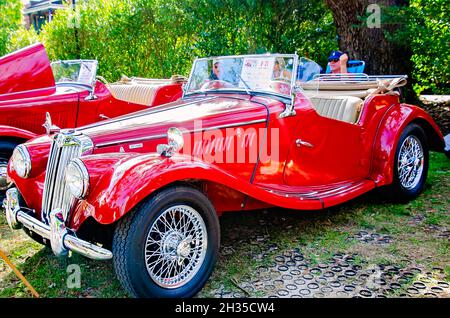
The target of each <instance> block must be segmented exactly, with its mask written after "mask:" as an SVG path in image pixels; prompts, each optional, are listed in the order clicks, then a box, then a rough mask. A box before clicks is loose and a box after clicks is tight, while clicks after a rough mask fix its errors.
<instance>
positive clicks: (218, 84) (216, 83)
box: [200, 80, 234, 90]
mask: <svg viewBox="0 0 450 318" xmlns="http://www.w3.org/2000/svg"><path fill="white" fill-rule="evenodd" d="M230 87H234V86H233V85H232V84H231V83H228V82H226V81H222V80H211V81H209V82H206V83H204V84H203V85H202V87H201V88H200V89H202V90H206V89H218V88H230Z"/></svg>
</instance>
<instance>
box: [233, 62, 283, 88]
mask: <svg viewBox="0 0 450 318" xmlns="http://www.w3.org/2000/svg"><path fill="white" fill-rule="evenodd" d="M274 66H275V58H274V57H268V58H264V59H262V58H260V57H258V58H251V57H248V58H245V59H244V63H243V65H242V73H241V78H242V80H244V81H245V82H246V83H247V84H248V86H250V87H251V88H252V89H256V90H257V89H267V87H268V84H269V82H270V80H271V78H272V74H273V68H274ZM239 87H245V85H244V83H242V81H240V82H239Z"/></svg>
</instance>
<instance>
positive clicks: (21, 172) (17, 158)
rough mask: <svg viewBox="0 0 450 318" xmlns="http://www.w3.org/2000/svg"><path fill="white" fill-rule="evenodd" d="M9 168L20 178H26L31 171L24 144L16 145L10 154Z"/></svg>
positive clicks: (28, 156)
mask: <svg viewBox="0 0 450 318" xmlns="http://www.w3.org/2000/svg"><path fill="white" fill-rule="evenodd" d="M11 169H12V170H14V171H15V172H16V173H17V175H18V176H19V177H21V178H28V176H29V175H30V172H31V158H30V154H29V152H28V150H27V147H25V146H24V145H18V146H17V147H16V148H15V149H14V151H13V154H12V156H11Z"/></svg>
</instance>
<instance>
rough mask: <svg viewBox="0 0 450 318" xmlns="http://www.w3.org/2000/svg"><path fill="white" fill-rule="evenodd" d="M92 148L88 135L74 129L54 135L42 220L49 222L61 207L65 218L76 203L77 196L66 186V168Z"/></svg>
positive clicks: (49, 158)
mask: <svg viewBox="0 0 450 318" xmlns="http://www.w3.org/2000/svg"><path fill="white" fill-rule="evenodd" d="M89 149H92V142H91V141H90V139H89V138H88V137H87V136H84V135H82V134H80V133H76V132H74V131H73V130H68V131H61V133H60V134H57V135H55V136H54V139H53V143H52V145H51V148H50V154H49V157H48V162H47V170H46V175H45V183H44V193H43V197H42V221H43V222H45V223H47V224H48V223H49V214H50V212H51V211H53V210H55V209H61V210H62V214H63V216H64V220H66V219H67V216H68V214H69V212H70V210H71V208H72V206H73V204H74V203H75V198H74V197H73V196H72V194H71V193H70V192H69V190H68V189H67V187H66V181H65V177H64V176H65V170H66V167H67V165H68V164H69V162H70V161H71V160H72V159H74V158H78V157H80V156H81V155H82V154H83V153H85V152H86V151H87V150H89Z"/></svg>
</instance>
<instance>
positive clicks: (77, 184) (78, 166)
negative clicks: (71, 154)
mask: <svg viewBox="0 0 450 318" xmlns="http://www.w3.org/2000/svg"><path fill="white" fill-rule="evenodd" d="M65 178H66V185H67V188H68V189H69V191H70V193H72V195H73V196H75V197H76V198H78V199H84V198H85V197H86V195H87V193H88V190H89V173H88V171H87V169H86V166H85V165H84V163H83V161H81V160H80V159H78V158H76V159H73V160H72V161H71V162H70V163H69V164H68V165H67V167H66V174H65Z"/></svg>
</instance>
